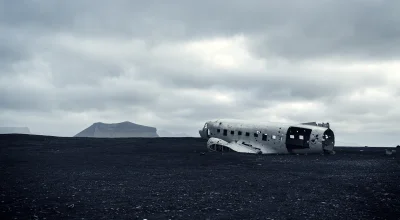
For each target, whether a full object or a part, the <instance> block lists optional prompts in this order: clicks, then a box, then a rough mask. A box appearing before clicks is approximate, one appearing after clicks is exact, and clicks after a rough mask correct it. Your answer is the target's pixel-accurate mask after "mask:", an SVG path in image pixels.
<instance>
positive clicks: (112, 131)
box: [74, 121, 159, 138]
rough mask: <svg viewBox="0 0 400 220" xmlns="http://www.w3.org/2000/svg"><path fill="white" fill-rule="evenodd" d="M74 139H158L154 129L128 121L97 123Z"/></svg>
mask: <svg viewBox="0 0 400 220" xmlns="http://www.w3.org/2000/svg"><path fill="white" fill-rule="evenodd" d="M74 137H99V138H124V137H159V136H158V134H157V129H156V128H154V127H149V126H144V125H139V124H135V123H132V122H129V121H125V122H121V123H113V124H106V123H102V122H97V123H94V124H92V125H91V126H90V127H88V128H86V129H85V130H83V131H81V132H79V133H78V134H76V135H75V136H74Z"/></svg>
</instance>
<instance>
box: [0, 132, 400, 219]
mask: <svg viewBox="0 0 400 220" xmlns="http://www.w3.org/2000/svg"><path fill="white" fill-rule="evenodd" d="M360 150H363V151H362V152H361V151H360ZM201 152H206V153H205V154H204V155H202V154H201ZM396 157H397V155H396ZM396 157H395V156H394V155H393V156H387V155H385V151H384V148H337V149H336V155H329V156H328V155H326V156H323V155H300V156H297V155H247V154H238V153H228V154H221V153H208V152H207V150H206V141H205V140H200V139H197V138H148V139H145V138H143V139H142V138H132V139H88V138H56V137H45V136H30V135H0V175H1V179H0V215H1V216H0V219H2V220H6V219H149V220H151V219H188V220H189V219H400V218H399V217H400V182H399V179H400V163H399V158H397V159H396Z"/></svg>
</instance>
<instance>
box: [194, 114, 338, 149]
mask: <svg viewBox="0 0 400 220" xmlns="http://www.w3.org/2000/svg"><path fill="white" fill-rule="evenodd" d="M199 133H200V136H201V137H202V138H204V139H208V142H207V148H208V149H209V150H210V151H220V152H239V153H251V154H293V153H294V154H306V153H328V154H334V153H335V152H334V150H333V148H334V145H335V135H334V133H333V131H332V130H331V129H330V128H329V123H321V124H317V123H316V122H309V123H300V124H289V125H288V124H283V123H250V122H246V121H240V120H232V119H230V120H214V121H208V122H206V123H205V125H204V127H203V129H202V130H199Z"/></svg>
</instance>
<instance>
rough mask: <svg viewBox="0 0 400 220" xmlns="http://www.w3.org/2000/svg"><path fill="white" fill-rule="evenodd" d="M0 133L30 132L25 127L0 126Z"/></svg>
mask: <svg viewBox="0 0 400 220" xmlns="http://www.w3.org/2000/svg"><path fill="white" fill-rule="evenodd" d="M0 134H31V131H30V130H29V128H27V127H0Z"/></svg>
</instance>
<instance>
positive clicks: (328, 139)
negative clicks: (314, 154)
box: [322, 129, 335, 151]
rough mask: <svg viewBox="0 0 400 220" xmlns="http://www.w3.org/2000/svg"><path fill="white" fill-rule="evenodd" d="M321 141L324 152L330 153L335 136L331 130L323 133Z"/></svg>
mask: <svg viewBox="0 0 400 220" xmlns="http://www.w3.org/2000/svg"><path fill="white" fill-rule="evenodd" d="M322 140H323V141H322V148H323V149H324V150H325V151H332V150H333V148H334V146H335V134H334V133H333V131H332V130H331V129H328V130H326V131H325V132H324V135H323V139H322Z"/></svg>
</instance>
